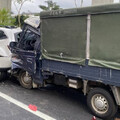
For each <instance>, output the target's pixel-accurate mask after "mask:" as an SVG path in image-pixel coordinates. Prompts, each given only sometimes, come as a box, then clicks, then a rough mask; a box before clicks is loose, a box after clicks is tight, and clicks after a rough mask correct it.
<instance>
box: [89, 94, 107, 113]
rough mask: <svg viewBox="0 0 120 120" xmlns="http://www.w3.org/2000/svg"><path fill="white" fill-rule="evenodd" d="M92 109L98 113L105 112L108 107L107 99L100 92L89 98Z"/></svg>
mask: <svg viewBox="0 0 120 120" xmlns="http://www.w3.org/2000/svg"><path fill="white" fill-rule="evenodd" d="M91 103H92V107H93V109H94V110H95V111H96V112H97V113H99V114H105V113H106V112H107V111H108V109H109V104H108V101H107V99H106V98H105V97H104V96H103V95H101V94H95V95H94V96H93V97H92V99H91Z"/></svg>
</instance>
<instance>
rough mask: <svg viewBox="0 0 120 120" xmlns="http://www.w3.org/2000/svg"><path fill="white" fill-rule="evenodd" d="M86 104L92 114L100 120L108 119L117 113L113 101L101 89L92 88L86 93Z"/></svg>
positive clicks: (108, 94)
mask: <svg viewBox="0 0 120 120" xmlns="http://www.w3.org/2000/svg"><path fill="white" fill-rule="evenodd" d="M87 104H88V106H89V108H90V110H91V111H92V113H93V114H94V115H95V116H97V117H100V118H102V119H110V118H112V117H114V115H115V114H116V112H117V106H116V104H115V101H114V99H113V98H112V96H111V95H110V93H109V92H108V91H106V90H104V89H102V88H94V89H92V90H91V91H90V92H89V93H88V96H87Z"/></svg>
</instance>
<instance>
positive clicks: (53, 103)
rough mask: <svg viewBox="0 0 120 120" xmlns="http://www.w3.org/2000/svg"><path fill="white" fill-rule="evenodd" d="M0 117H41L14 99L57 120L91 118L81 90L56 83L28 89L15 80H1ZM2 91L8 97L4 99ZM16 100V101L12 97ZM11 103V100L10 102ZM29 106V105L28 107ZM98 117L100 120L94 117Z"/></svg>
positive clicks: (29, 119) (15, 119)
mask: <svg viewBox="0 0 120 120" xmlns="http://www.w3.org/2000/svg"><path fill="white" fill-rule="evenodd" d="M0 92H1V93H2V94H0V107H1V109H0V113H1V114H0V119H1V120H43V116H37V115H36V113H35V114H33V113H31V112H30V111H29V110H26V108H24V107H23V108H21V107H22V105H21V106H19V105H18V104H17V103H16V101H18V102H20V103H22V104H24V105H23V106H25V105H26V106H28V105H29V104H33V105H36V106H37V108H38V111H40V112H42V113H44V114H45V116H44V117H46V115H47V116H50V117H51V118H53V119H56V120H91V119H92V116H93V115H92V114H91V113H90V111H89V109H88V107H87V106H86V98H85V97H84V96H83V94H82V93H81V92H80V91H76V90H73V89H67V88H64V87H58V86H47V87H46V88H41V89H32V90H27V89H24V88H22V87H21V86H20V85H19V83H18V82H17V81H16V80H14V79H11V80H5V81H4V82H0ZM3 94H5V95H7V96H8V98H7V99H6V98H3V96H2V95H3ZM9 97H11V98H12V99H15V100H16V101H15V100H13V101H12V100H11V98H9ZM10 100H11V101H12V102H11V101H10ZM27 109H28V108H27ZM97 120H100V119H98V118H97Z"/></svg>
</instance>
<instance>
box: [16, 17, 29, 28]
mask: <svg viewBox="0 0 120 120" xmlns="http://www.w3.org/2000/svg"><path fill="white" fill-rule="evenodd" d="M27 18H28V16H24V15H21V16H20V23H21V27H22V26H23V25H24V20H25V19H27ZM14 24H15V26H19V20H18V16H15V23H14Z"/></svg>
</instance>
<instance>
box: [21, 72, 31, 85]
mask: <svg viewBox="0 0 120 120" xmlns="http://www.w3.org/2000/svg"><path fill="white" fill-rule="evenodd" d="M21 80H22V83H23V84H24V85H30V84H31V83H32V78H31V76H30V75H26V72H24V73H23V74H22V75H21Z"/></svg>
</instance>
